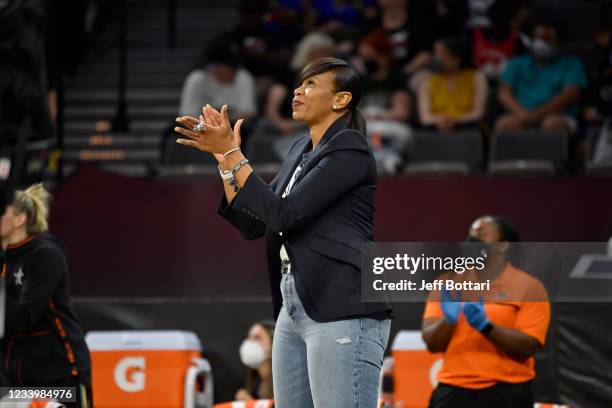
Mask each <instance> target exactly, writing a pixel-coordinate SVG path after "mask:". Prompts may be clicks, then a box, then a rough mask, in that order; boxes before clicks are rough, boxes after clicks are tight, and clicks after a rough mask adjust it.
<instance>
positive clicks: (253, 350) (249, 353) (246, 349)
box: [240, 339, 266, 370]
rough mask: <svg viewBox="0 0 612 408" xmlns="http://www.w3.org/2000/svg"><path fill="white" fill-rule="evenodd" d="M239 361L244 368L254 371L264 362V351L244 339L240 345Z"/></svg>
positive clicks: (257, 344) (254, 343) (252, 341)
mask: <svg viewBox="0 0 612 408" xmlns="http://www.w3.org/2000/svg"><path fill="white" fill-rule="evenodd" d="M240 360H241V361H242V364H244V365H245V366H247V367H251V368H252V369H254V370H256V369H258V368H259V367H261V365H262V364H263V363H264V361H266V351H265V350H264V348H263V347H262V345H261V344H259V343H258V342H256V341H254V340H249V339H246V340H244V341H243V342H242V344H241V345H240Z"/></svg>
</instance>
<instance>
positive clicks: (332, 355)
mask: <svg viewBox="0 0 612 408" xmlns="http://www.w3.org/2000/svg"><path fill="white" fill-rule="evenodd" d="M293 279H294V278H293V275H292V274H291V273H286V274H285V275H283V278H282V280H281V293H282V295H283V307H282V308H281V311H280V314H279V316H278V320H277V322H276V328H275V330H274V342H273V344H272V374H273V375H272V378H273V381H274V400H275V403H276V407H277V408H312V407H316V408H375V407H376V405H377V401H378V384H379V380H380V370H381V366H382V360H383V354H384V352H385V348H386V347H387V341H388V340H389V330H390V327H391V320H390V319H386V320H377V319H372V318H368V317H358V318H353V319H347V320H338V321H334V322H328V323H319V322H315V321H314V320H312V319H311V318H310V317H308V315H307V314H306V312H305V311H304V308H303V306H302V303H301V302H300V299H299V297H298V295H297V292H296V290H295V285H294V281H293Z"/></svg>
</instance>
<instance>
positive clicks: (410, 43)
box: [372, 0, 433, 75]
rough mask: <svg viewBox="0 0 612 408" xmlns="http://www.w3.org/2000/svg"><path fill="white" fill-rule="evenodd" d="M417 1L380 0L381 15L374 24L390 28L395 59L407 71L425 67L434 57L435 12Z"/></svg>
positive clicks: (387, 31) (388, 32)
mask: <svg viewBox="0 0 612 408" xmlns="http://www.w3.org/2000/svg"><path fill="white" fill-rule="evenodd" d="M413 3H414V4H413ZM417 4H419V3H417V2H408V0H378V7H379V17H378V19H377V20H376V22H375V23H374V26H373V27H372V29H375V28H382V29H383V30H384V31H385V32H386V34H387V36H388V38H389V42H390V43H391V45H392V47H393V57H394V60H395V63H396V64H397V66H398V68H399V69H401V70H402V72H403V73H405V74H407V75H412V74H414V73H416V72H417V71H419V70H420V69H423V68H425V67H426V66H427V64H428V63H429V60H430V58H431V53H430V51H429V50H430V49H431V45H432V43H433V40H432V34H431V26H430V22H431V18H430V17H431V16H429V15H428V13H425V12H423V10H422V9H419V8H418V7H417Z"/></svg>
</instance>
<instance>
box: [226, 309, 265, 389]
mask: <svg viewBox="0 0 612 408" xmlns="http://www.w3.org/2000/svg"><path fill="white" fill-rule="evenodd" d="M273 338H274V322H268V321H264V322H259V323H255V324H254V325H253V326H251V328H250V329H249V334H248V337H247V338H246V339H245V340H244V341H243V342H242V345H241V346H240V360H241V361H242V363H243V364H244V365H245V366H247V371H246V376H245V383H244V388H240V389H239V390H238V391H237V392H236V396H235V397H234V399H235V400H236V401H248V400H253V399H274V390H273V387H272V339H273Z"/></svg>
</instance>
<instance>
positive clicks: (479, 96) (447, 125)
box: [418, 38, 487, 132]
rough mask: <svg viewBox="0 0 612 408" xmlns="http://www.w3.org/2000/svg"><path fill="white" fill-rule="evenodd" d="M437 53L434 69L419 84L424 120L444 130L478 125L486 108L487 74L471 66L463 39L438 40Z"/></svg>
mask: <svg viewBox="0 0 612 408" xmlns="http://www.w3.org/2000/svg"><path fill="white" fill-rule="evenodd" d="M434 54H435V57H434V60H433V67H432V68H434V69H433V71H434V72H433V73H432V74H431V76H430V77H429V78H428V79H426V80H425V81H423V83H422V84H421V86H420V87H419V93H418V103H419V118H420V121H421V124H422V125H423V126H429V127H435V128H436V129H438V130H440V131H441V132H448V131H452V130H454V129H457V128H460V127H469V126H475V125H476V124H477V122H478V121H480V119H481V118H482V117H483V115H484V111H485V105H486V99H487V81H486V79H485V77H484V75H482V74H481V73H480V72H478V71H477V70H475V69H473V68H470V63H469V60H468V58H467V47H466V46H465V44H464V43H463V42H462V41H461V40H458V39H452V38H448V39H442V40H439V41H437V42H436V44H435V46H434Z"/></svg>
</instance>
